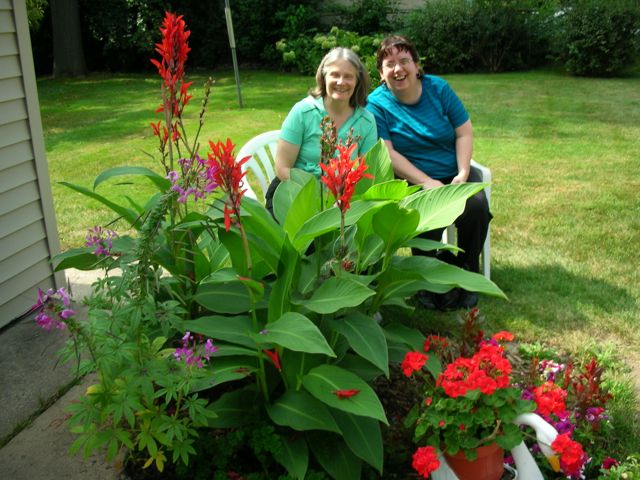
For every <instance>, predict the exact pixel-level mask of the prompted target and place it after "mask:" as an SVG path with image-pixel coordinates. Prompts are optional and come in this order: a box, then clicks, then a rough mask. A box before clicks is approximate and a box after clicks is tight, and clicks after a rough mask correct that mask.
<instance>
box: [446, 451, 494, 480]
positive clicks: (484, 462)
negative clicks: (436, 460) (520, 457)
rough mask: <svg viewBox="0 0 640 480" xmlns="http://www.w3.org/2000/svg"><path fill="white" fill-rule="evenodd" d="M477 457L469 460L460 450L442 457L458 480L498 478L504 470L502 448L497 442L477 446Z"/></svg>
mask: <svg viewBox="0 0 640 480" xmlns="http://www.w3.org/2000/svg"><path fill="white" fill-rule="evenodd" d="M476 452H477V453H478V458H476V459H475V460H474V461H470V460H468V459H467V457H466V456H465V455H464V453H463V452H462V451H459V452H458V453H456V454H455V455H447V454H446V453H445V455H444V458H445V459H446V460H447V463H448V464H449V466H450V467H451V470H453V471H454V472H455V474H456V475H457V476H458V478H459V479H460V480H500V478H501V477H502V473H503V472H504V450H502V448H500V447H499V446H498V444H497V443H492V444H491V445H486V446H483V447H478V448H477V449H476Z"/></svg>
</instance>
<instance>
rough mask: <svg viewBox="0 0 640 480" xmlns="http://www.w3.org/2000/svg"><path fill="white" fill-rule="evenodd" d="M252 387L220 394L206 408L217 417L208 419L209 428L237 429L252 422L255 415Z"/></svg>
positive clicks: (253, 388) (254, 391)
mask: <svg viewBox="0 0 640 480" xmlns="http://www.w3.org/2000/svg"><path fill="white" fill-rule="evenodd" d="M257 396H258V393H257V392H256V390H255V386H254V385H250V386H248V387H245V388H242V389H240V390H234V391H232V392H227V393H224V394H222V396H221V397H220V398H219V399H218V400H216V401H215V402H213V403H211V404H209V405H208V406H207V410H211V411H213V412H214V413H215V414H216V415H217V416H216V417H215V418H209V419H208V421H207V424H208V425H209V427H211V428H238V427H242V426H243V425H246V424H248V423H250V422H252V421H253V417H254V416H255V415H256V413H257V412H256V405H257V402H256V397H257Z"/></svg>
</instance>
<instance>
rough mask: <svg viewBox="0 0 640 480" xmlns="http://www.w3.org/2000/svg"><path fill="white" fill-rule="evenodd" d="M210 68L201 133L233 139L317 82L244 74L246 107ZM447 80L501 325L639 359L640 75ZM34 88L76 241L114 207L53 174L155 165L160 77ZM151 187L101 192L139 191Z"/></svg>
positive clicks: (228, 78) (528, 336)
mask: <svg viewBox="0 0 640 480" xmlns="http://www.w3.org/2000/svg"><path fill="white" fill-rule="evenodd" d="M213 77H214V79H215V81H216V83H215V85H214V87H213V90H212V95H211V98H210V103H209V110H208V112H207V115H206V125H205V130H204V132H203V135H202V136H201V138H202V140H203V142H206V141H207V140H209V139H211V140H218V139H226V138H227V137H230V138H231V139H232V140H233V141H234V142H235V143H236V144H237V145H238V148H239V146H241V145H242V144H243V143H244V142H245V141H246V140H248V139H249V138H251V137H252V136H254V135H256V134H258V133H261V132H263V131H266V130H271V129H277V128H279V127H280V125H281V123H282V120H283V119H284V116H285V115H286V113H287V112H288V110H289V108H290V107H291V106H292V105H293V103H295V102H296V101H298V100H299V99H300V98H302V97H303V96H304V95H305V94H306V91H307V90H308V88H309V87H311V86H312V85H313V79H312V78H310V77H301V76H298V75H294V74H283V73H273V72H263V71H247V72H242V74H241V78H242V95H243V99H244V104H245V108H244V109H240V108H239V107H238V103H237V99H236V90H235V84H234V81H233V75H232V73H231V72H215V73H214V74H213ZM446 78H447V79H448V80H449V81H450V82H451V84H452V86H453V87H454V89H455V90H456V91H457V92H458V94H459V95H460V97H461V98H462V100H463V101H464V103H465V104H466V106H467V108H468V110H469V113H470V115H471V118H472V121H473V124H474V127H475V152H474V158H475V159H476V160H478V161H479V162H481V163H483V164H485V165H487V166H489V167H490V168H491V169H492V172H493V177H494V183H493V187H492V188H493V197H492V209H493V213H494V216H495V218H494V221H493V224H492V231H491V234H492V240H491V247H492V248H491V251H492V256H493V257H492V279H493V280H494V281H495V282H496V283H497V284H498V285H499V286H500V287H501V288H502V289H503V290H504V291H505V292H506V294H507V295H508V296H509V301H508V302H507V301H504V300H494V299H485V298H483V299H481V304H480V307H481V310H482V312H483V313H484V314H485V316H486V317H487V318H488V320H490V321H491V322H492V330H493V329H503V328H504V329H509V330H511V331H513V332H515V333H516V334H518V335H519V336H520V339H521V340H524V341H530V342H534V341H540V342H544V343H546V344H549V345H552V346H554V347H557V348H559V349H565V348H566V349H569V350H581V349H584V348H587V349H592V350H594V351H600V352H601V351H603V349H604V350H606V351H609V352H614V353H616V354H617V355H619V356H620V358H623V359H624V360H625V361H626V362H627V363H628V364H629V365H632V366H635V367H636V369H637V370H636V372H638V371H640V353H639V352H640V328H639V325H638V323H639V321H640V318H639V317H640V315H639V308H638V305H639V302H640V287H639V286H638V285H639V284H640V278H639V274H638V270H639V269H638V266H639V262H638V260H637V252H636V251H635V250H636V249H637V248H638V246H640V194H639V193H638V192H640V175H639V174H638V172H639V169H638V166H637V158H638V152H640V75H638V74H636V75H635V76H631V77H628V78H624V79H606V80H602V79H585V78H572V77H567V76H565V75H563V74H559V73H555V72H551V71H534V72H525V73H509V74H497V75H480V74H478V75H447V76H446ZM189 79H190V80H193V81H194V86H193V88H192V93H193V95H194V99H193V101H192V102H193V104H192V105H190V107H191V108H190V109H189V114H190V116H191V117H193V118H196V117H197V115H198V110H199V105H200V101H201V99H202V90H203V89H202V84H203V83H204V81H205V79H206V75H205V74H198V75H192V76H191V77H190V78H189ZM38 86H39V93H40V102H41V107H42V117H43V124H44V132H45V143H46V149H47V155H48V159H49V166H50V175H51V180H52V184H53V194H54V200H55V208H56V214H57V220H58V228H59V231H60V238H61V243H62V246H63V248H68V247H72V246H75V245H78V244H80V243H82V242H83V239H84V235H85V233H86V229H87V228H88V227H91V226H93V225H95V224H103V225H104V224H106V223H107V222H109V220H110V219H111V217H110V215H109V213H108V212H106V211H105V210H103V209H101V208H100V207H99V205H98V204H97V203H96V202H93V201H90V200H88V199H86V198H85V197H83V196H81V195H80V194H77V193H74V192H72V191H71V190H69V189H66V188H65V187H62V186H60V185H58V183H57V182H60V181H68V182H73V183H78V184H81V185H85V186H91V185H92V181H93V179H94V177H95V176H96V175H97V174H98V173H99V172H100V171H101V170H103V169H104V168H107V167H113V166H117V165H146V166H150V167H154V168H156V167H157V164H156V163H155V162H154V161H153V160H152V159H151V158H150V157H149V155H148V154H153V152H154V149H155V147H156V143H155V138H153V137H152V135H151V129H150V127H149V122H151V121H154V120H155V121H157V120H158V119H159V114H155V113H154V110H155V108H156V107H157V105H158V104H159V83H158V81H157V79H156V77H155V76H142V75H116V76H112V75H109V76H106V75H105V76H102V75H100V76H91V77H89V78H87V79H84V80H67V81H58V80H52V79H41V80H40V81H39V82H38ZM193 123H195V122H193ZM203 150H204V148H203ZM203 153H204V152H203ZM634 165H635V166H634ZM145 188H146V187H145V186H144V183H141V184H137V185H136V186H135V188H132V187H131V186H130V185H110V186H107V187H103V186H101V187H100V191H101V192H102V193H109V194H111V195H115V194H120V193H122V194H128V195H131V196H132V197H133V198H138V199H142V198H143V196H142V194H143V193H144V192H145ZM116 228H117V227H116ZM425 318H426V321H432V322H433V323H432V324H433V326H434V328H444V327H443V325H446V323H447V322H448V321H450V319H451V318H452V314H446V315H445V314H433V313H431V312H425V311H423V310H417V311H416V320H420V321H422V320H423V319H425Z"/></svg>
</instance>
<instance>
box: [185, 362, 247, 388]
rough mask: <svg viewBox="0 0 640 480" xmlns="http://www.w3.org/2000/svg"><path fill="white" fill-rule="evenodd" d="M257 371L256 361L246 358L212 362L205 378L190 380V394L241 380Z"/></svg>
mask: <svg viewBox="0 0 640 480" xmlns="http://www.w3.org/2000/svg"><path fill="white" fill-rule="evenodd" d="M257 369H258V367H257V360H255V359H250V358H247V357H225V358H218V359H216V360H215V361H212V362H211V364H210V366H209V367H208V371H207V374H208V375H207V376H206V377H204V378H196V379H195V380H191V384H190V389H189V391H190V392H191V393H194V392H200V391H202V390H207V389H208V388H213V387H215V386H216V385H220V384H221V383H226V382H232V381H234V380H242V379H243V378H246V377H248V376H249V375H251V374H253V372H255V371H256V370H257Z"/></svg>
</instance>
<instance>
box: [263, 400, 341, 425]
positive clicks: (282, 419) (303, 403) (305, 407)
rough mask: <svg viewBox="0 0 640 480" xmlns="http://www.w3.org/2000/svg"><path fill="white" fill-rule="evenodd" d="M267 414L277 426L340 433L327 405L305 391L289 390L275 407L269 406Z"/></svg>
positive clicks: (275, 403)
mask: <svg viewBox="0 0 640 480" xmlns="http://www.w3.org/2000/svg"><path fill="white" fill-rule="evenodd" d="M267 413H268V414H269V417H271V420H273V421H274V422H275V423H276V424H278V425H282V426H285V427H291V428H293V429H294V430H299V431H304V430H327V431H329V432H336V433H340V429H339V428H338V425H337V424H336V422H335V420H334V419H333V417H332V416H331V413H329V409H328V408H327V407H326V405H325V404H324V403H322V402H321V401H319V400H317V399H315V398H313V397H312V396H311V395H309V394H308V393H306V392H303V391H299V392H296V391H294V390H288V391H287V392H285V394H284V395H282V396H281V397H280V398H278V400H276V401H275V402H274V403H273V405H267Z"/></svg>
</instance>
